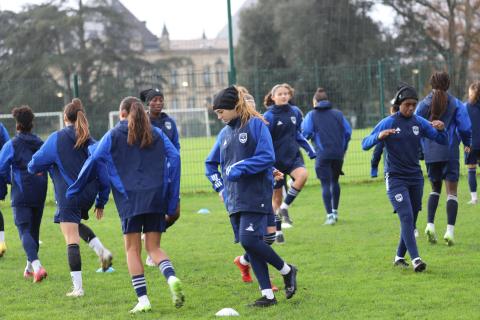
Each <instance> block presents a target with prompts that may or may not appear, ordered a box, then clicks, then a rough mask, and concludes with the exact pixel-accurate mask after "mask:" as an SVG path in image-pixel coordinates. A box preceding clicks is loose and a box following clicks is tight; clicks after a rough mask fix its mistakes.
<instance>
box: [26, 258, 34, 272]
mask: <svg viewBox="0 0 480 320" xmlns="http://www.w3.org/2000/svg"><path fill="white" fill-rule="evenodd" d="M25 271H28V272H32V271H33V267H32V263H31V262H30V261H28V260H27V265H26V266H25Z"/></svg>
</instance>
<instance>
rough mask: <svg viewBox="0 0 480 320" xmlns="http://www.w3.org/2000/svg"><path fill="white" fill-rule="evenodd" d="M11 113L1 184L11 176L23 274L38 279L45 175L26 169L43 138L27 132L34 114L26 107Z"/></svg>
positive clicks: (41, 275) (40, 276)
mask: <svg viewBox="0 0 480 320" xmlns="http://www.w3.org/2000/svg"><path fill="white" fill-rule="evenodd" d="M12 115H13V118H14V119H15V122H16V129H17V134H16V135H15V137H13V138H12V140H10V141H8V142H6V143H5V144H4V146H3V148H2V150H1V152H0V180H1V181H2V184H5V183H6V181H8V180H9V178H8V177H9V176H10V177H12V179H11V180H12V181H11V183H12V190H11V194H10V198H11V203H12V210H13V217H14V221H15V225H16V226H17V229H18V234H19V236H20V240H21V241H22V246H23V249H24V250H25V254H26V256H27V265H26V267H25V271H24V273H23V276H24V277H25V278H26V279H28V278H31V277H33V282H40V281H42V280H43V279H45V278H46V277H47V271H46V270H45V268H44V267H43V266H42V264H41V263H40V259H39V258H38V250H39V248H40V247H39V236H40V224H41V222H42V216H43V207H44V205H45V198H46V196H47V183H48V177H47V172H39V173H38V174H36V175H32V174H30V173H28V172H27V164H28V162H29V161H30V160H31V159H32V155H33V154H34V153H35V152H36V151H37V150H38V149H39V148H40V146H41V145H42V143H43V141H42V140H41V139H40V138H39V137H38V136H36V135H34V134H32V133H31V131H32V128H33V118H34V115H33V112H32V109H30V107H28V106H21V107H16V108H14V109H13V110H12ZM2 187H3V186H2ZM4 187H5V188H6V186H4Z"/></svg>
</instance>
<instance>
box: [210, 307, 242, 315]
mask: <svg viewBox="0 0 480 320" xmlns="http://www.w3.org/2000/svg"><path fill="white" fill-rule="evenodd" d="M215 315H216V316H217V317H229V316H239V315H240V314H239V313H238V312H237V311H235V310H234V309H232V308H223V309H222V310H220V311H218V312H217V313H215Z"/></svg>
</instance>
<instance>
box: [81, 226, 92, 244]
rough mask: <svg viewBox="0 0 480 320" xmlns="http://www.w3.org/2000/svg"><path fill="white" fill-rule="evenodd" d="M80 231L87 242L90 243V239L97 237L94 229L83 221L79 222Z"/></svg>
mask: <svg viewBox="0 0 480 320" xmlns="http://www.w3.org/2000/svg"><path fill="white" fill-rule="evenodd" d="M78 233H79V234H80V238H82V239H83V241H85V242H86V243H90V240H92V239H93V238H95V237H96V236H95V233H94V232H93V230H92V229H90V228H89V227H88V226H86V225H84V224H83V223H79V224H78Z"/></svg>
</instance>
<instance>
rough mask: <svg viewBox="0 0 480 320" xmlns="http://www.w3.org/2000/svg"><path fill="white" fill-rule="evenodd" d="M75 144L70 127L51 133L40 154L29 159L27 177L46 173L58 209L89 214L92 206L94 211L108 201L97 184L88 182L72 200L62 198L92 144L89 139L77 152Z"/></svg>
mask: <svg viewBox="0 0 480 320" xmlns="http://www.w3.org/2000/svg"><path fill="white" fill-rule="evenodd" d="M75 143H76V133H75V128H74V126H73V125H70V126H66V127H65V128H63V129H61V130H59V131H56V132H54V133H52V134H51V135H50V136H49V137H48V138H47V140H46V141H45V143H44V144H43V145H42V147H41V148H40V150H38V151H37V152H36V153H35V154H34V155H33V157H32V160H31V161H30V163H29V164H28V171H29V172H30V173H37V172H42V171H45V170H48V171H49V172H50V176H51V178H52V180H53V185H54V187H55V200H56V202H57V207H58V208H59V209H62V208H80V209H84V210H89V209H90V208H91V207H92V206H93V204H94V202H95V207H97V208H103V206H104V205H105V203H106V202H107V200H108V190H106V189H105V188H103V189H102V188H100V186H99V184H98V181H91V182H90V183H89V185H88V187H87V188H85V190H84V192H82V194H80V195H79V196H78V197H75V198H72V199H67V198H66V197H65V193H66V191H67V188H68V187H69V186H70V185H71V184H73V182H74V181H75V180H76V179H77V176H78V174H79V172H80V169H81V168H82V166H83V164H84V162H85V161H86V160H87V158H88V147H89V146H90V145H92V144H94V143H95V142H94V140H93V139H89V140H88V141H87V142H86V143H85V144H84V146H83V147H81V148H79V149H75V148H74V146H75ZM97 194H98V195H97ZM105 195H106V196H105ZM95 197H96V199H95ZM95 200H96V201H95Z"/></svg>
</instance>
